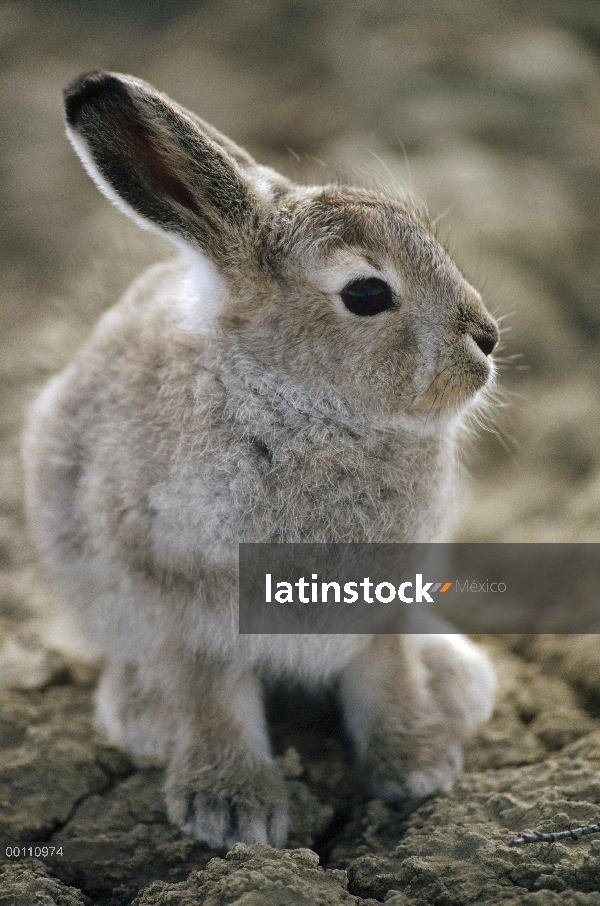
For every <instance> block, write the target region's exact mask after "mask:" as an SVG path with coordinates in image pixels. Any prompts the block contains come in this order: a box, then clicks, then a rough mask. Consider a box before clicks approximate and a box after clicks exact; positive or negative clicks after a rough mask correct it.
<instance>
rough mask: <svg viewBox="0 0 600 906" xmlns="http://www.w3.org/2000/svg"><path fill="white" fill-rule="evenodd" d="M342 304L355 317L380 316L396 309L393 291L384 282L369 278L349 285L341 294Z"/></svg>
mask: <svg viewBox="0 0 600 906" xmlns="http://www.w3.org/2000/svg"><path fill="white" fill-rule="evenodd" d="M340 296H341V297H342V302H343V303H344V305H345V306H346V308H347V309H348V311H351V312H352V314H354V315H378V314H379V312H381V311H387V310H388V309H389V308H393V307H394V297H393V295H392V291H391V289H390V288H389V286H388V285H387V283H384V282H383V280H378V279H377V277H368V278H367V279H366V280H355V281H354V282H353V283H349V284H348V286H346V287H345V288H344V289H343V290H342V291H341V293H340Z"/></svg>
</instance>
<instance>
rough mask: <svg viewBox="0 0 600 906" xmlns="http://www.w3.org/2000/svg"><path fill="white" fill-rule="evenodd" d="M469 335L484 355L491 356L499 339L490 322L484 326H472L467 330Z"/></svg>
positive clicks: (495, 329) (494, 326) (493, 324)
mask: <svg viewBox="0 0 600 906" xmlns="http://www.w3.org/2000/svg"><path fill="white" fill-rule="evenodd" d="M469 334H470V335H471V336H472V337H473V339H474V340H475V342H476V343H477V345H478V346H479V348H480V349H481V351H482V353H483V354H484V355H491V354H492V352H493V351H494V349H495V348H496V346H497V345H498V340H499V339H500V334H499V333H498V328H497V326H496V324H495V323H494V322H493V321H492V320H490V321H488V322H486V323H485V324H477V325H475V324H474V325H473V326H472V327H471V328H470V329H469Z"/></svg>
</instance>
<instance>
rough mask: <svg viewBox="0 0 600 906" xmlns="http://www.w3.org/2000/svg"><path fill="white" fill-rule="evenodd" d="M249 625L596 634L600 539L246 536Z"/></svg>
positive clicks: (298, 629) (244, 625)
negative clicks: (298, 539)
mask: <svg viewBox="0 0 600 906" xmlns="http://www.w3.org/2000/svg"><path fill="white" fill-rule="evenodd" d="M239 567H240V573H239V576H240V586H239V588H240V592H239V604H240V614H239V619H240V623H239V625H240V633H242V634H254V633H283V634H287V633H319V634H321V633H343V634H347V633H387V632H392V633H395V632H404V633H407V632H452V631H456V632H464V633H552V632H562V633H596V632H600V545H598V544H402V545H396V544H241V545H240V549H239Z"/></svg>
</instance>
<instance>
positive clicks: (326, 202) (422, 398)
mask: <svg viewBox="0 0 600 906" xmlns="http://www.w3.org/2000/svg"><path fill="white" fill-rule="evenodd" d="M66 112H67V120H68V124H69V136H70V138H71V140H72V142H73V145H74V147H75V149H76V150H77V152H78V154H79V155H80V157H81V158H82V160H83V162H84V164H85V165H86V167H87V168H88V170H89V171H90V173H91V175H92V176H93V177H94V179H95V180H96V181H97V182H98V184H99V186H100V188H101V189H102V190H103V191H104V192H105V193H106V194H107V195H108V196H109V198H111V199H112V200H113V201H114V202H115V203H116V204H117V205H119V206H120V207H121V208H122V209H123V210H125V211H126V212H127V213H128V214H129V215H131V216H133V217H134V218H135V219H136V220H138V221H139V222H141V223H142V225H144V226H147V227H148V226H150V227H153V228H155V229H158V230H159V231H161V232H163V233H166V234H168V235H169V236H170V238H172V239H173V240H174V241H175V242H176V243H177V244H178V245H179V246H180V247H184V248H185V249H187V252H188V254H189V255H191V260H192V261H194V260H195V261H196V262H197V263H200V262H201V261H203V262H204V264H203V265H202V267H197V268H195V269H194V267H192V268H191V270H190V274H191V275H192V277H191V281H190V303H189V304H190V305H191V306H194V305H195V304H196V302H195V297H194V286H193V285H192V283H193V275H194V273H196V274H197V275H198V280H199V281H200V282H201V278H200V275H201V273H203V274H204V275H206V273H207V272H209V273H210V274H211V275H212V278H213V279H211V280H210V281H209V285H210V291H211V293H212V294H213V296H214V298H212V299H210V300H207V301H208V302H209V305H208V306H207V305H204V306H203V305H202V303H201V302H200V300H199V299H198V301H197V306H198V317H197V319H196V322H195V323H197V324H198V329H199V330H208V331H209V333H211V334H212V335H213V336H214V337H215V338H217V342H220V343H222V344H224V350H225V352H226V353H227V354H228V355H229V357H230V363H231V368H232V369H235V368H237V369H238V372H239V373H240V374H246V375H252V374H254V375H262V376H263V377H264V379H265V380H267V381H270V382H273V383H274V384H276V385H277V386H278V387H279V388H281V389H282V392H285V389H286V388H288V389H289V391H290V392H293V393H303V394H306V395H308V396H310V397H314V398H324V397H328V396H330V397H332V398H333V397H335V398H337V399H339V400H340V401H344V402H345V403H346V404H347V405H349V406H350V408H351V409H352V408H355V407H358V408H359V409H361V410H363V411H365V410H369V411H371V412H373V413H374V414H378V415H379V416H380V417H382V418H383V419H384V420H385V419H391V420H393V419H394V416H395V415H396V414H399V413H405V414H409V415H410V414H413V415H415V416H419V415H421V414H423V413H430V412H431V413H440V414H441V413H444V412H446V413H455V412H457V411H460V410H461V409H462V408H463V407H464V406H465V404H467V403H468V402H469V401H471V400H473V399H474V398H475V397H476V396H477V394H478V391H480V390H481V389H482V388H483V387H485V386H486V385H487V384H488V383H489V381H490V379H491V376H492V373H493V365H492V362H491V360H490V354H491V353H492V351H493V349H494V347H495V345H496V343H497V341H498V329H497V327H496V324H495V322H494V320H493V319H492V318H491V317H490V315H489V314H488V313H487V311H486V309H485V308H484V306H483V304H482V302H481V299H480V297H479V295H478V294H477V292H476V291H475V290H474V289H473V288H472V287H471V286H470V285H469V284H468V283H467V282H466V280H465V279H464V278H463V277H462V275H461V274H460V272H459V271H458V269H457V268H456V266H455V265H454V264H453V262H452V260H451V259H450V258H449V257H448V255H447V254H446V252H445V251H444V250H443V248H442V247H441V246H440V245H439V244H438V242H437V241H436V240H435V239H434V238H433V236H432V235H431V234H430V232H429V231H428V230H427V228H426V227H425V226H424V225H423V224H422V223H421V222H419V220H418V219H417V218H416V217H415V216H414V215H413V214H412V213H411V212H410V211H409V210H408V209H407V208H406V207H405V206H403V205H402V204H401V203H400V202H398V201H396V200H393V199H390V198H388V197H386V196H385V195H382V194H380V193H377V192H371V191H366V190H360V189H354V188H346V187H341V186H325V187H308V188H307V187H302V186H296V185H293V184H292V183H290V182H288V181H287V180H286V179H284V178H283V177H282V176H280V175H278V174H277V173H275V172H274V171H273V170H270V169H269V168H266V167H261V166H259V165H258V164H256V163H255V162H254V160H253V159H252V158H251V157H250V156H249V155H248V154H247V153H246V152H245V151H244V150H242V149H241V148H239V147H237V146H236V145H235V144H233V142H231V141H229V140H228V139H227V138H225V137H224V136H222V135H221V134H219V133H218V132H217V131H216V130H214V129H213V128H212V127H210V126H208V125H207V124H205V123H203V122H202V121H201V120H199V119H198V118H197V117H196V116H195V115H194V114H192V113H189V112H188V111H186V110H183V109H182V108H180V107H178V106H177V105H175V104H174V103H173V102H172V101H171V100H170V99H169V98H167V97H165V96H164V95H161V94H158V93H157V92H156V91H155V90H154V89H153V88H151V87H150V86H149V85H147V84H146V83H144V82H142V81H139V80H138V79H133V78H131V77H129V76H121V75H115V74H110V73H104V72H93V73H88V74H85V75H83V76H81V77H80V78H79V79H77V80H76V82H75V83H73V84H72V85H71V86H70V87H69V88H68V89H67V91H66ZM207 269H208V271H207ZM204 283H205V284H206V280H204ZM197 289H198V295H200V293H201V290H202V287H201V286H198V288H197ZM201 317H205V318H206V319H207V320H208V321H210V324H209V325H201V324H200V320H201ZM190 323H192V324H193V323H194V319H193V318H192V319H191V321H190Z"/></svg>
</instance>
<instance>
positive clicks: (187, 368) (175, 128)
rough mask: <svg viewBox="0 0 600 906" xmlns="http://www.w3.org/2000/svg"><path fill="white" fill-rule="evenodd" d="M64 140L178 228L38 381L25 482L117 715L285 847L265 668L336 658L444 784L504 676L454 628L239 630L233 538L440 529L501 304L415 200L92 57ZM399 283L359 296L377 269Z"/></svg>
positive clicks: (125, 733) (118, 725)
mask: <svg viewBox="0 0 600 906" xmlns="http://www.w3.org/2000/svg"><path fill="white" fill-rule="evenodd" d="M66 97H67V114H68V120H69V123H70V130H71V131H70V135H71V139H72V141H73V143H74V145H75V147H76V150H78V153H80V155H81V156H82V159H83V161H84V163H85V164H86V166H87V167H88V169H89V170H90V172H91V173H92V175H93V176H94V178H96V180H97V181H98V183H99V185H100V187H101V188H102V189H103V191H105V192H106V194H108V195H109V197H111V198H112V200H115V201H116V202H117V203H118V204H120V206H121V207H124V208H125V210H126V211H127V212H128V213H130V214H132V215H133V216H134V217H136V219H139V220H140V221H142V222H147V225H149V226H151V227H152V228H156V229H159V230H161V231H164V232H166V233H168V234H170V235H172V237H173V238H174V240H175V241H176V243H177V244H178V245H179V247H180V248H181V249H182V257H181V259H180V260H177V261H174V262H171V263H167V264H164V265H160V266H157V267H155V268H153V269H152V270H151V271H150V272H148V273H147V274H145V275H143V276H142V277H141V278H140V279H139V280H138V281H137V282H136V283H135V284H134V285H133V287H132V288H131V289H130V291H129V292H128V293H127V295H126V297H125V298H124V299H123V300H122V301H121V302H120V303H119V304H118V305H117V306H116V307H115V308H114V309H112V310H111V311H109V312H108V313H107V314H106V315H105V316H104V317H103V319H102V320H101V322H100V324H99V325H98V328H97V329H96V331H95V333H94V334H93V336H92V337H91V339H90V340H89V341H88V343H87V344H86V345H85V346H84V348H83V349H82V350H81V351H80V353H79V354H78V355H77V356H76V358H75V360H74V361H73V363H72V364H71V365H70V366H69V367H68V368H67V369H66V370H65V371H64V372H63V373H62V374H60V375H59V376H58V377H56V378H55V379H54V380H53V381H52V382H51V384H50V385H49V386H48V387H47V388H46V390H45V391H44V392H43V394H42V395H41V397H40V399H39V400H38V402H37V403H36V405H35V406H34V408H33V410H32V413H31V416H30V420H29V426H28V430H27V434H26V441H25V458H26V466H27V476H28V506H29V513H30V519H31V525H32V528H33V530H34V533H35V534H36V536H37V539H38V543H39V546H40V549H41V551H42V552H43V554H44V557H45V560H46V563H47V565H48V568H49V570H50V572H51V573H52V575H53V576H54V578H55V580H56V581H57V583H58V584H59V586H60V588H61V590H62V594H63V598H64V602H65V609H66V611H68V612H69V613H70V614H71V615H72V616H73V618H74V619H75V621H76V622H77V623H78V625H79V629H80V631H81V633H82V634H83V635H84V637H86V638H87V639H88V640H89V643H90V644H91V645H93V646H95V648H96V649H97V650H99V651H100V652H101V653H102V654H103V656H104V658H105V661H106V668H105V673H104V676H103V679H102V682H101V685H100V688H99V691H98V719H99V721H100V723H101V724H102V725H103V726H104V728H105V729H106V731H107V732H108V734H109V735H110V737H111V738H112V739H113V741H114V742H116V743H118V744H121V745H123V746H126V747H128V748H129V749H130V750H131V751H132V752H133V753H134V754H135V755H136V756H137V757H138V758H139V759H142V760H143V759H148V758H150V759H158V760H161V761H164V762H166V764H167V780H166V797H167V804H168V807H169V812H170V815H171V817H172V819H173V820H174V821H176V822H177V823H178V824H180V825H181V826H182V827H185V828H186V829H188V830H189V831H190V832H192V833H195V834H196V835H197V836H199V837H200V838H202V839H205V840H207V841H209V842H211V843H213V844H217V845H230V844H231V843H233V842H235V841H236V840H242V841H244V842H246V843H251V842H255V841H264V842H271V843H273V844H275V845H283V844H284V843H285V839H286V822H287V818H286V815H287V811H286V800H285V790H284V785H283V783H282V780H281V778H280V777H279V775H278V772H277V769H276V766H275V764H274V762H273V760H272V757H271V753H270V747H269V742H268V738H267V733H266V728H265V720H264V715H263V711H262V682H263V680H264V678H265V677H266V676H271V675H276V676H289V677H290V678H294V679H300V680H302V681H304V682H307V683H312V684H314V683H322V682H330V681H333V680H335V679H337V680H338V681H339V688H340V690H341V697H342V706H343V708H344V709H345V716H346V722H347V726H348V729H349V731H350V733H351V735H352V736H353V738H354V740H355V743H356V749H357V756H358V758H359V759H360V760H362V762H363V764H364V765H365V768H366V769H367V771H368V773H369V775H370V778H371V781H370V782H371V787H372V789H373V790H374V791H375V792H376V793H377V794H379V795H382V796H384V797H386V798H388V799H390V800H398V799H399V798H401V797H402V796H404V795H416V796H422V795H428V794H430V793H432V792H435V791H437V790H441V789H446V788H448V786H449V785H450V784H451V783H452V780H453V778H454V776H455V775H456V773H457V771H458V770H460V765H461V746H462V742H463V740H464V739H465V738H467V737H468V736H469V735H470V734H471V733H472V732H473V731H474V729H475V728H476V727H477V725H478V724H479V723H480V722H481V721H482V720H485V719H486V717H487V716H488V715H489V711H490V707H491V699H492V691H493V676H492V674H491V670H490V668H489V665H488V663H487V660H486V659H485V657H484V656H483V654H482V653H481V652H479V651H478V650H477V649H476V648H475V646H474V645H472V643H470V642H468V641H467V640H466V639H463V638H461V637H460V636H425V637H420V636H398V637H387V638H386V637H378V636H374V637H370V636H287V637H286V636H246V637H243V636H239V635H238V633H237V624H236V619H235V613H236V602H237V575H236V563H237V545H238V543H239V542H240V541H277V542H281V541H312V542H324V541H360V542H362V541H365V542H370V541H390V542H395V541H398V542H401V541H429V540H440V539H441V538H443V535H444V531H445V528H446V523H447V522H448V520H449V518H450V517H451V515H452V512H453V509H454V504H453V499H454V495H455V490H456V459H457V456H456V452H457V444H459V442H460V438H461V436H462V434H463V429H464V426H465V423H466V420H467V413H468V409H469V408H470V407H473V406H477V405H478V403H480V402H481V401H482V399H483V397H482V394H483V393H484V392H485V387H486V386H487V385H488V384H489V382H490V380H491V375H492V371H493V366H492V364H491V362H490V360H489V357H488V356H487V355H486V354H484V352H483V351H482V350H486V351H489V350H490V349H491V348H492V347H493V345H494V344H495V342H496V339H497V328H496V326H495V323H494V322H493V320H492V319H491V318H490V316H489V315H488V313H487V312H486V310H485V308H484V307H483V304H482V303H481V300H480V298H479V296H478V295H477V293H476V292H475V290H473V289H472V287H470V286H469V284H468V283H466V281H465V280H464V278H463V277H462V276H461V275H460V273H459V271H458V270H457V268H456V266H455V265H454V264H453V262H452V261H451V260H450V259H449V257H448V256H447V254H446V253H445V252H444V250H443V249H442V248H441V247H440V246H439V245H438V243H437V242H436V241H435V239H434V238H433V237H432V236H431V235H430V233H429V232H428V230H427V229H426V227H425V226H424V225H423V224H421V223H420V222H419V221H418V220H417V219H416V218H415V217H414V215H413V214H412V213H411V212H410V211H409V210H408V209H407V208H405V207H404V206H403V205H401V204H400V203H399V202H397V201H395V200H392V199H389V198H386V197H384V196H382V195H380V194H377V193H373V192H366V191H364V190H358V189H352V188H344V187H335V186H328V187H307V188H303V187H299V186H293V185H291V184H289V183H288V182H287V181H286V180H284V179H283V178H282V177H280V176H279V175H278V174H276V173H274V172H273V171H271V170H269V169H267V168H264V167H260V166H259V165H257V164H255V162H254V161H252V159H251V158H250V157H249V155H247V153H246V152H245V151H243V150H242V149H238V148H237V147H236V146H235V145H234V144H233V143H232V142H230V140H229V139H226V138H224V137H223V136H220V134H219V133H218V132H216V130H213V129H212V127H208V126H206V125H205V124H203V123H202V121H201V120H199V119H198V118H197V117H195V116H194V115H193V114H189V113H187V112H186V111H183V110H182V109H181V108H178V107H177V106H176V105H175V104H173V102H172V101H170V100H169V99H168V98H166V97H165V96H163V95H158V94H157V93H156V92H154V90H153V89H152V88H150V86H147V85H145V84H144V83H143V82H140V81H139V80H134V79H131V78H130V77H126V76H115V75H110V74H103V73H93V74H89V75H87V76H83V77H81V78H80V79H78V80H77V82H75V83H74V84H73V86H71V88H70V89H69V90H68V91H67V95H66ZM373 275H379V276H380V278H381V279H384V280H385V281H387V282H388V283H389V285H390V286H391V288H392V290H393V294H394V306H393V308H392V309H391V310H388V311H383V312H381V313H380V314H377V315H375V316H373V317H359V316H357V315H355V314H352V313H350V312H349V311H348V310H346V309H345V308H344V305H343V303H342V300H341V297H340V292H341V290H342V288H343V287H344V286H345V285H346V284H347V283H348V282H349V281H350V280H355V279H358V278H359V277H361V278H365V277H371V276H373Z"/></svg>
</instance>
